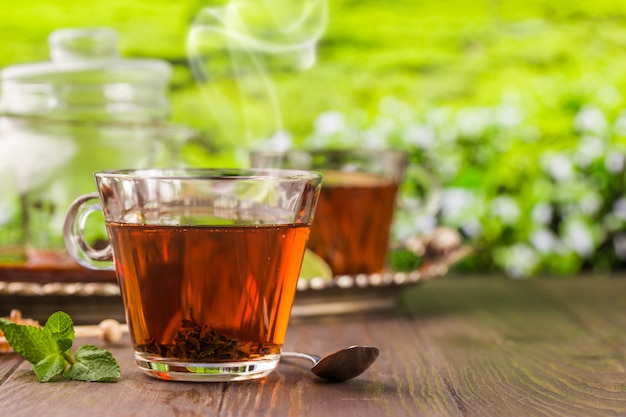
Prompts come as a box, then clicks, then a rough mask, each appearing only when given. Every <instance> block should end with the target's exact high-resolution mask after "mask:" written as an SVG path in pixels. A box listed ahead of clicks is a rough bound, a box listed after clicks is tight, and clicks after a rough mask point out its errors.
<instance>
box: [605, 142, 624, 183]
mask: <svg viewBox="0 0 626 417" xmlns="http://www.w3.org/2000/svg"><path fill="white" fill-rule="evenodd" d="M625 133H626V132H625ZM625 159H626V158H625V156H624V153H622V152H618V151H612V152H609V153H608V154H607V155H606V157H605V159H604V166H605V167H606V169H607V170H608V171H609V172H611V173H613V174H616V173H618V172H621V171H623V170H624V162H625Z"/></svg>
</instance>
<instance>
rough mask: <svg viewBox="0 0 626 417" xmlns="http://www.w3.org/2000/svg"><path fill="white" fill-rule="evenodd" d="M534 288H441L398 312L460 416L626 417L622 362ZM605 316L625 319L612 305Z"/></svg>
mask: <svg viewBox="0 0 626 417" xmlns="http://www.w3.org/2000/svg"><path fill="white" fill-rule="evenodd" d="M561 285H568V284H567V282H563V283H562V284H561ZM536 286H537V284H536V282H512V281H509V280H491V281H486V280H480V279H478V280H474V279H469V280H453V279H448V280H441V281H439V282H435V283H433V284H432V285H429V286H428V287H424V288H421V289H419V291H418V290H415V291H411V292H409V293H407V294H405V295H404V297H403V298H402V300H401V303H402V308H403V309H404V310H405V311H406V312H407V314H410V315H411V317H413V318H414V320H416V321H415V326H414V327H412V328H411V330H412V331H413V332H414V336H415V338H416V339H417V340H419V341H420V344H419V345H417V346H416V348H417V349H421V350H425V351H427V352H428V353H429V355H430V361H431V364H432V366H433V367H435V368H436V369H437V370H438V373H439V374H440V376H441V378H442V379H443V381H444V384H445V385H446V389H447V390H448V391H449V392H450V394H451V395H452V396H453V397H454V398H455V400H456V403H457V405H458V407H459V409H460V410H461V411H462V412H463V415H464V416H484V415H493V414H494V413H497V415H499V416H509V415H510V416H515V415H537V416H542V415H546V416H547V415H550V416H555V415H556V416H558V415H562V416H585V417H588V416H623V415H626V390H625V387H626V374H625V373H624V367H625V366H626V361H625V360H624V357H623V355H622V354H621V352H619V351H618V350H617V349H616V348H615V347H614V346H611V345H607V343H605V340H603V339H602V338H599V337H598V336H597V334H596V333H595V332H593V331H590V330H589V326H587V325H583V324H582V323H581V322H580V320H579V319H578V318H576V317H572V315H571V314H570V312H569V311H568V310H566V309H563V308H562V307H561V306H560V305H555V303H553V302H552V300H551V299H550V298H549V297H546V296H544V294H543V293H542V291H541V289H540V288H539V289H535V287H536ZM581 290H582V289H581ZM587 296H588V297H594V296H595V295H594V292H593V291H590V292H588V293H587ZM578 302H579V303H581V304H582V305H585V298H583V297H580V298H579V301H578ZM572 306H573V307H572V308H577V307H578V304H576V303H573V304H572ZM606 311H611V312H612V313H614V314H616V315H618V316H621V317H623V315H624V314H625V312H624V309H623V308H622V307H621V306H620V305H616V304H614V303H611V302H607V304H606ZM407 365H408V363H407Z"/></svg>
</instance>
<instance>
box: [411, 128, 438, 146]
mask: <svg viewBox="0 0 626 417" xmlns="http://www.w3.org/2000/svg"><path fill="white" fill-rule="evenodd" d="M404 139H405V142H406V143H407V144H408V145H414V146H417V147H418V148H421V149H430V148H432V147H433V146H434V145H435V143H436V141H437V132H435V129H434V128H433V127H432V126H428V125H418V124H410V125H409V126H408V127H407V128H406V130H405V132H404Z"/></svg>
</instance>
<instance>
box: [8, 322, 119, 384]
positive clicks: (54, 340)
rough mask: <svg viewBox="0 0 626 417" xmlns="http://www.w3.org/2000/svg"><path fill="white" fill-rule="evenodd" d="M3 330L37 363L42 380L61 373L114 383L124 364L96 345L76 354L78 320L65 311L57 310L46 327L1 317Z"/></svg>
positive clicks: (19, 349)
mask: <svg viewBox="0 0 626 417" xmlns="http://www.w3.org/2000/svg"><path fill="white" fill-rule="evenodd" d="M0 329H2V331H3V332H4V337H5V338H6V339H7V342H8V343H9V345H10V346H11V348H13V350H14V351H15V352H17V353H18V354H20V355H21V356H22V357H23V358H24V359H26V360H27V361H28V362H30V363H31V364H33V370H34V371H35V375H37V378H38V379H39V381H40V382H48V381H50V380H52V378H54V377H57V376H59V375H61V376H63V377H65V378H69V379H74V380H78V381H91V382H114V381H117V380H119V379H120V376H121V372H120V366H119V364H118V363H117V361H116V360H115V358H114V357H113V355H111V353H110V352H108V351H106V350H104V349H101V348H99V347H97V346H93V345H85V346H82V347H80V348H79V349H78V350H77V351H76V354H75V355H74V357H72V354H71V350H70V349H71V347H72V344H73V343H74V322H73V321H72V318H71V317H70V316H69V315H68V314H67V313H64V312H62V311H58V312H56V313H53V314H52V315H51V316H50V317H49V318H48V320H47V321H46V324H45V326H44V327H43V328H40V327H36V326H30V325H23V324H18V323H14V322H13V321H11V320H8V319H5V318H0Z"/></svg>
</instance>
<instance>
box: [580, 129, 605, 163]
mask: <svg viewBox="0 0 626 417" xmlns="http://www.w3.org/2000/svg"><path fill="white" fill-rule="evenodd" d="M605 152H606V143H605V141H604V140H602V139H600V138H599V137H597V136H583V137H582V138H581V140H580V142H579V145H578V149H577V150H576V153H575V154H574V159H575V161H576V162H577V164H578V166H580V167H583V168H584V167H587V166H589V165H590V164H591V163H592V162H593V161H595V160H596V159H600V158H602V157H603V156H604V154H605Z"/></svg>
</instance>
